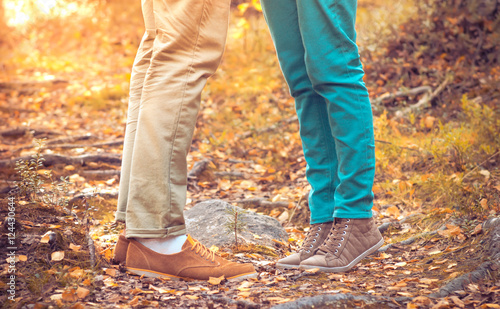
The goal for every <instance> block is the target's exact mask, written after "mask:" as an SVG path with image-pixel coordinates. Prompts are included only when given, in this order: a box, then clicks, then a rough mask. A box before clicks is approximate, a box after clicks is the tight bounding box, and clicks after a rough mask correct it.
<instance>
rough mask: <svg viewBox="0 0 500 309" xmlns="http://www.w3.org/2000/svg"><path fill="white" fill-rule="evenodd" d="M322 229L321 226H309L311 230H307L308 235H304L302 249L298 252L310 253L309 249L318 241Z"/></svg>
mask: <svg viewBox="0 0 500 309" xmlns="http://www.w3.org/2000/svg"><path fill="white" fill-rule="evenodd" d="M321 229H322V224H320V223H318V224H313V225H312V226H311V229H310V230H309V233H307V235H306V239H304V242H303V243H302V247H301V248H300V251H301V252H302V251H305V252H307V253H310V252H311V249H312V248H313V247H314V243H316V241H318V240H317V239H318V237H319V232H320V231H321Z"/></svg>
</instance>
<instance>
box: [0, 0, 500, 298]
mask: <svg viewBox="0 0 500 309" xmlns="http://www.w3.org/2000/svg"><path fill="white" fill-rule="evenodd" d="M6 2H8V1H6ZM124 3H125V2H124ZM419 9H422V7H418V6H415V5H413V3H412V2H410V1H400V2H397V3H391V4H390V7H389V4H386V3H383V2H382V1H368V0H360V1H359V12H358V25H357V27H358V43H359V45H360V53H361V56H362V60H363V63H364V67H365V71H366V78H365V81H366V84H367V87H368V89H369V91H370V98H371V100H372V103H373V110H374V121H375V137H376V157H377V174H376V180H375V185H374V188H373V191H374V193H375V197H376V199H375V206H374V211H375V218H376V220H377V223H378V224H379V225H380V226H381V227H382V230H383V235H384V238H385V241H386V245H388V246H387V247H384V250H383V251H380V252H377V253H376V254H373V255H372V256H370V257H368V258H366V259H364V260H363V261H362V262H361V263H360V264H359V265H358V266H356V267H355V268H353V269H352V270H351V271H349V272H347V273H343V274H321V273H318V272H317V271H315V270H312V271H304V272H303V271H298V270H290V271H282V270H278V269H277V268H276V267H275V265H274V262H275V261H276V259H278V258H279V257H283V256H285V255H286V254H289V253H290V252H293V251H294V250H295V249H297V248H298V247H300V243H301V241H302V240H303V239H304V237H305V233H306V231H307V227H308V217H309V213H308V207H307V194H308V192H309V187H308V184H307V182H306V179H305V165H306V164H305V161H304V159H303V153H302V148H301V143H300V137H299V135H298V123H297V120H296V117H295V114H294V103H293V99H291V98H290V96H289V94H288V90H287V87H286V84H285V82H284V80H283V78H282V76H281V73H280V71H279V66H278V63H277V60H276V57H275V54H274V48H273V45H272V42H271V40H270V37H269V34H268V32H267V29H266V26H265V23H264V20H263V18H262V17H261V16H260V13H259V12H258V11H259V10H258V5H256V4H255V3H254V4H251V3H248V4H246V5H245V4H244V5H240V6H239V7H235V8H234V9H233V16H232V21H231V30H230V33H229V37H228V45H227V48H226V51H225V56H224V59H223V62H222V64H221V67H220V69H219V70H218V72H217V73H216V75H215V76H214V77H213V78H211V79H210V80H209V82H208V84H207V87H206V88H205V91H204V94H203V97H202V107H201V111H200V114H199V117H198V122H197V129H196V132H195V136H194V139H193V144H192V148H191V152H190V154H189V157H188V162H189V169H190V170H191V171H193V174H192V177H191V178H190V183H189V192H188V204H187V208H189V207H192V206H193V205H194V204H196V203H198V202H200V201H204V200H207V199H214V198H217V199H222V200H225V201H227V202H229V203H232V204H234V205H238V206H241V207H244V208H246V209H250V210H252V211H256V212H260V213H264V214H267V215H270V216H272V217H275V218H277V219H278V220H279V221H280V222H281V223H282V224H283V225H284V226H285V228H286V230H287V232H288V233H289V235H290V238H289V241H288V242H287V243H283V242H279V241H276V244H275V246H274V247H268V248H266V250H262V248H257V247H254V246H241V247H239V248H234V247H232V248H230V247H228V248H213V249H214V250H219V254H221V255H223V256H226V257H227V258H229V259H233V260H238V261H249V262H252V263H254V265H256V268H257V270H258V272H259V277H258V278H257V279H255V280H246V281H243V282H239V283H232V282H227V281H222V282H217V281H216V280H214V281H210V282H198V281H191V282H186V281H168V280H161V279H154V280H151V279H147V278H139V277H137V276H133V275H130V274H128V273H126V272H124V270H123V267H121V266H119V265H113V264H112V263H111V261H110V258H111V256H112V250H113V247H114V243H115V242H116V239H117V236H118V233H119V232H120V230H121V228H122V227H121V226H119V225H116V224H114V223H113V211H114V208H115V207H116V195H117V188H118V183H119V170H120V156H121V152H122V146H121V144H122V140H123V133H124V126H125V122H126V108H127V95H128V93H127V91H128V81H129V78H130V67H131V65H132V62H133V58H134V55H135V51H136V47H137V45H138V42H139V40H140V38H141V36H142V32H143V28H142V21H141V16H140V14H138V13H137V12H140V9H139V8H138V6H137V4H136V3H135V4H134V3H133V2H130V3H129V2H126V5H124V4H123V3H121V2H109V3H103V2H93V1H89V2H88V5H87V6H83V4H82V7H81V8H80V9H79V10H78V15H76V14H75V13H73V14H71V13H68V14H69V15H68V16H66V17H59V18H49V17H47V16H38V19H37V20H36V24H35V23H33V24H29V23H28V24H25V25H24V26H18V27H17V28H15V29H16V31H14V34H13V37H12V38H11V39H12V42H11V45H13V46H15V48H10V49H9V48H4V49H2V48H1V47H2V46H0V54H1V55H2V56H3V59H6V60H4V62H3V64H2V65H3V66H2V69H3V71H2V72H1V75H0V119H1V122H0V123H1V125H0V135H1V143H0V172H1V175H2V177H1V179H2V180H1V181H2V182H1V183H0V189H2V194H3V195H2V200H1V202H0V203H1V208H0V216H1V217H2V220H1V221H2V226H1V229H2V232H3V235H2V238H0V244H1V245H2V247H3V248H6V247H8V245H9V243H8V242H9V241H10V240H11V239H9V233H14V232H15V233H16V234H15V237H12V235H11V237H10V238H15V239H14V241H15V244H16V246H17V247H18V248H19V249H18V250H17V252H16V254H17V258H16V259H15V267H16V270H17V273H16V279H15V285H16V294H15V301H14V302H11V301H9V300H8V299H7V297H8V296H9V294H8V293H5V294H4V293H2V296H0V302H1V303H2V304H3V306H4V307H7V308H9V307H13V308H14V307H22V306H24V305H26V306H28V307H27V308H45V307H49V306H55V307H62V308H86V307H97V308H101V307H109V308H115V307H123V308H128V307H134V308H135V307H174V306H175V307H185V308H188V307H206V308H218V307H220V308H226V307H231V306H232V307H239V308H269V307H272V306H279V305H280V304H286V305H287V306H289V307H293V306H294V307H296V308H298V307H300V304H299V303H295V302H294V301H297V300H307V299H306V298H305V297H314V298H313V299H308V300H307V301H308V303H305V304H303V305H304V306H305V307H310V306H311V305H313V304H314V305H315V306H316V307H321V306H337V307H339V308H352V307H370V308H382V307H395V308H398V307H407V308H454V307H456V308H500V305H499V303H500V301H499V299H500V287H499V282H500V281H499V280H500V279H499V276H498V265H499V261H498V243H499V240H498V236H497V238H495V233H496V234H498V231H499V229H498V226H499V224H498V220H497V221H495V220H494V219H495V218H497V217H498V216H499V213H500V170H499V162H500V155H499V154H500V152H499V151H500V140H499V137H498V130H499V129H500V120H499V116H498V115H499V110H498V106H499V104H498V101H499V100H500V91H499V89H500V87H499V85H498V80H499V78H498V77H499V75H500V70H498V68H497V65H498V64H497V62H494V61H495V60H491V59H490V58H488V55H489V54H488V53H490V52H491V51H492V50H493V51H494V47H489V46H488V44H489V41H488V38H489V35H490V34H491V33H493V32H494V31H493V30H491V29H494V28H492V27H494V26H491V25H490V24H489V23H488V22H481V23H479V24H480V26H477V24H478V23H477V22H476V24H474V21H470V20H465V21H463V20H462V19H460V16H459V17H456V16H451V15H450V16H447V17H446V18H443V20H444V21H443V22H442V23H441V21H438V20H437V19H433V18H435V17H436V16H433V15H430V16H431V17H429V18H430V20H432V21H434V23H435V27H438V26H439V27H444V29H445V30H447V29H451V30H450V31H443V33H444V34H443V35H442V37H435V38H433V37H432V35H433V34H432V33H431V32H430V31H428V30H429V29H427V32H425V31H426V29H425V27H424V26H415V24H417V25H419V24H418V23H415V22H413V23H412V18H417V20H418V18H422V17H421V11H419ZM86 14H87V15H86ZM455 25H457V28H458V29H462V31H463V32H465V30H463V29H469V28H470V27H472V26H477V27H479V28H478V29H479V30H480V31H483V32H482V33H484V37H486V38H487V39H484V37H483V38H482V39H481V40H479V41H478V42H479V43H477V42H476V41H473V42H472V43H471V44H473V43H474V44H476V45H474V46H476V49H474V50H472V51H471V54H470V55H471V56H470V57H468V56H467V55H469V54H467V52H468V51H467V50H465V51H464V54H463V55H462V54H454V53H453V50H455V49H451V51H447V52H446V53H445V52H439V53H438V52H437V51H436V50H434V49H433V48H434V47H432V46H431V47H426V48H423V47H422V46H424V44H422V45H419V44H420V43H421V42H420V43H419V44H417V43H415V44H413V43H412V42H416V40H422V37H425V39H426V40H433V39H434V40H436V41H439V42H441V43H442V44H441V45H443V46H446V45H447V44H455V45H457V43H456V42H455V41H453V40H456V39H457V37H458V36H460V35H462V34H463V33H460V31H459V30H456V29H455V28H454V26H455ZM471 25H472V26H471ZM63 26H64V27H63ZM12 27H14V26H12ZM415 27H418V28H419V29H416V28H415ZM467 27H469V28H467ZM490 28H491V29H490ZM422 29H423V30H422ZM479 30H478V31H479ZM419 31H422V32H419ZM455 32H456V33H455ZM470 33H474V32H472V31H471V32H470ZM434 35H437V34H434ZM426 36H427V37H426ZM471 36H472V34H471ZM461 38H462V37H461ZM473 39H475V37H474V38H473ZM412 40H415V41H412ZM471 40H472V39H471ZM492 40H493V39H492ZM464 44H465V43H464ZM478 44H481V45H480V48H479V47H477V46H478ZM455 45H453V46H455ZM419 46H420V48H419ZM457 46H458V45H457ZM460 46H461V45H460ZM464 46H465V45H464ZM466 47H467V46H466ZM436 48H437V47H436ZM457 48H458V47H457ZM464 48H465V47H464ZM474 57H477V58H478V59H490V60H484V61H482V60H481V61H475V60H474V59H475V58H474ZM492 63H493V64H494V65H491V64H492ZM37 143H38V144H37ZM32 155H34V156H35V157H34V158H33V157H31V156H32ZM19 158H24V162H25V163H21V164H18V165H17V170H16V169H15V168H16V164H15V163H16V161H19ZM37 159H38V160H40V165H38V164H37V163H36V160H37ZM32 162H34V163H32ZM196 162H207V164H205V165H204V168H203V169H201V170H198V169H193V167H194V166H195V163H196ZM30 164H31V165H30ZM194 170H196V173H195V172H194ZM60 177H63V178H64V177H67V178H64V179H65V180H61V179H60ZM19 180H21V182H20V183H19ZM14 181H18V187H20V188H21V189H20V191H17V193H15V194H14V195H10V196H9V195H8V194H7V191H8V190H9V189H11V188H14V187H16V185H15V183H14ZM9 198H10V200H9ZM9 202H10V206H12V205H14V206H15V218H16V223H15V224H12V225H11V224H10V223H12V222H13V221H12V220H11V221H9V220H8V219H7V218H8V217H9V213H8V206H9ZM3 218H6V219H5V220H4V219H3ZM93 250H95V253H94V252H92V251H93ZM495 254H497V255H495ZM5 258H7V256H5ZM9 262H10V260H8V259H6V260H5V262H2V263H4V264H3V272H2V279H4V278H5V280H2V281H0V288H1V289H2V290H5V291H7V290H8V289H9V287H10V286H9V281H8V280H7V278H9V277H7V276H8V275H9V265H12V264H10V263H9ZM474 271H475V272H474ZM448 292H449V293H448Z"/></svg>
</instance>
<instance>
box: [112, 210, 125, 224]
mask: <svg viewBox="0 0 500 309" xmlns="http://www.w3.org/2000/svg"><path fill="white" fill-rule="evenodd" d="M125 214H126V213H125V212H124V211H117V212H115V221H118V222H123V223H125V217H126V216H125Z"/></svg>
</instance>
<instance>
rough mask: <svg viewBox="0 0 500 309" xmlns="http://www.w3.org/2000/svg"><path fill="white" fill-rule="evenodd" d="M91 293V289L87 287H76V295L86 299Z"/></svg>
mask: <svg viewBox="0 0 500 309" xmlns="http://www.w3.org/2000/svg"><path fill="white" fill-rule="evenodd" d="M89 293H90V291H89V290H87V289H86V288H82V287H78V289H76V295H77V296H78V298H80V299H84V298H85V297H87V295H89Z"/></svg>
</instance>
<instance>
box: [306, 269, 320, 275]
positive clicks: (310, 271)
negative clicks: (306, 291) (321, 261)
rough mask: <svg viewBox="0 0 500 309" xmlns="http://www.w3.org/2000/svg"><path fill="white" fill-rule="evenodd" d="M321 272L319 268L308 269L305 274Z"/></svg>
mask: <svg viewBox="0 0 500 309" xmlns="http://www.w3.org/2000/svg"><path fill="white" fill-rule="evenodd" d="M318 271H319V268H311V269H306V270H304V272H306V273H309V274H315V273H317V272H318Z"/></svg>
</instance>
